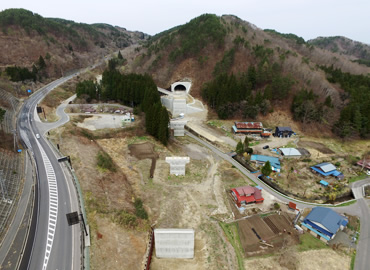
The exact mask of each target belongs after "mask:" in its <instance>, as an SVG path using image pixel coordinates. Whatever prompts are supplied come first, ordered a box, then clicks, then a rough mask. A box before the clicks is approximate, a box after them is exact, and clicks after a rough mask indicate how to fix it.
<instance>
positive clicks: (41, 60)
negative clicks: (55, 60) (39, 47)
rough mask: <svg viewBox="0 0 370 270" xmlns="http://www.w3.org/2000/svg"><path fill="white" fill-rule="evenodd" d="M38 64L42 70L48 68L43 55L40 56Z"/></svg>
mask: <svg viewBox="0 0 370 270" xmlns="http://www.w3.org/2000/svg"><path fill="white" fill-rule="evenodd" d="M37 63H38V66H39V68H40V69H44V68H46V63H45V60H44V58H43V57H42V56H41V55H40V57H39V60H38V62H37Z"/></svg>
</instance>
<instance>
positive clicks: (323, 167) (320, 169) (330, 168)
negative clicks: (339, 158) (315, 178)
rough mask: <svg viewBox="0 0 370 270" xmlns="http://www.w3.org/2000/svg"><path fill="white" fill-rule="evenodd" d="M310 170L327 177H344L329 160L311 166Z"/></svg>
mask: <svg viewBox="0 0 370 270" xmlns="http://www.w3.org/2000/svg"><path fill="white" fill-rule="evenodd" d="M311 170H312V171H313V172H315V173H318V174H320V175H321V176H324V177H328V176H334V177H335V178H337V179H340V180H342V179H344V175H343V174H342V173H341V172H340V171H337V168H336V167H335V166H334V165H333V164H331V163H330V162H324V163H320V164H317V165H315V166H312V167H311Z"/></svg>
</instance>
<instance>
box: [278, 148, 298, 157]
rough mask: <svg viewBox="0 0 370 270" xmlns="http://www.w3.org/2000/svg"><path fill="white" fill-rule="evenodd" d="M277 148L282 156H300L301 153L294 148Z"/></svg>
mask: <svg viewBox="0 0 370 270" xmlns="http://www.w3.org/2000/svg"><path fill="white" fill-rule="evenodd" d="M279 150H280V151H281V153H282V154H283V155H284V156H300V155H301V152H299V151H298V150H297V149H295V148H279Z"/></svg>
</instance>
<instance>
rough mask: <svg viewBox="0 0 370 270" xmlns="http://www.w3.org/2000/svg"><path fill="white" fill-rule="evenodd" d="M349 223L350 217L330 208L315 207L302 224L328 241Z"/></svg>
mask: <svg viewBox="0 0 370 270" xmlns="http://www.w3.org/2000/svg"><path fill="white" fill-rule="evenodd" d="M347 224H348V219H347V218H346V217H344V216H341V215H339V214H338V213H337V212H335V211H334V210H332V209H330V208H325V207H315V208H313V209H312V211H311V212H310V213H309V214H308V215H307V216H306V217H305V219H304V220H303V223H302V224H301V225H302V226H303V228H305V229H306V230H308V231H310V232H311V234H313V235H314V236H316V237H317V238H319V239H321V240H323V241H324V242H328V241H329V240H331V239H333V238H334V237H335V235H336V233H337V232H338V231H339V230H343V229H344V227H345V226H347Z"/></svg>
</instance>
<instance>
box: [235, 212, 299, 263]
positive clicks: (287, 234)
mask: <svg viewBox="0 0 370 270" xmlns="http://www.w3.org/2000/svg"><path fill="white" fill-rule="evenodd" d="M238 228H239V234H240V240H241V243H242V246H243V249H244V252H245V255H246V256H247V257H251V256H256V255H263V254H273V253H274V252H276V251H277V250H279V249H280V248H281V247H282V246H283V245H285V246H288V245H289V246H290V245H295V244H297V243H298V242H299V238H298V235H297V233H296V231H295V230H294V228H293V226H292V225H291V221H290V220H289V218H288V217H287V216H285V215H276V214H274V215H269V216H267V217H264V218H261V217H260V216H259V215H255V216H253V217H251V218H248V219H245V220H241V221H238ZM253 229H254V230H255V231H256V233H257V234H258V235H259V236H260V237H261V239H262V240H264V241H266V243H268V244H270V245H273V247H271V246H266V245H263V244H262V243H261V241H260V239H258V237H257V235H256V233H255V232H254V231H253Z"/></svg>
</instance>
